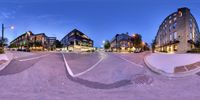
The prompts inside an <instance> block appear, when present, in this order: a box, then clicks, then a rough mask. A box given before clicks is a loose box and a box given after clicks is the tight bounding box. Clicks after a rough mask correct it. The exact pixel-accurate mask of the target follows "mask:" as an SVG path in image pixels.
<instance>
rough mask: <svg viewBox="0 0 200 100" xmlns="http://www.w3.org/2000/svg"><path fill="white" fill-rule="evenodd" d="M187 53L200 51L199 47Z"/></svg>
mask: <svg viewBox="0 0 200 100" xmlns="http://www.w3.org/2000/svg"><path fill="white" fill-rule="evenodd" d="M187 53H200V48H197V49H192V50H189V51H187Z"/></svg>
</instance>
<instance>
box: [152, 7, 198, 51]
mask: <svg viewBox="0 0 200 100" xmlns="http://www.w3.org/2000/svg"><path fill="white" fill-rule="evenodd" d="M199 39H200V33H199V28H198V25H197V22H196V20H195V18H194V16H193V15H192V14H191V12H190V9H188V8H179V9H178V10H177V11H176V12H174V13H172V14H170V15H169V16H167V17H166V18H165V20H164V21H163V22H162V24H161V25H160V27H159V30H158V32H157V35H156V38H155V41H156V46H155V50H156V51H159V52H168V53H173V52H175V53H184V52H187V51H188V50H191V49H194V48H195V44H196V43H197V42H198V41H199Z"/></svg>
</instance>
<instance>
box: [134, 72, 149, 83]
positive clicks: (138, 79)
mask: <svg viewBox="0 0 200 100" xmlns="http://www.w3.org/2000/svg"><path fill="white" fill-rule="evenodd" d="M133 82H134V83H135V84H151V83H152V82H153V78H152V77H150V76H148V75H145V74H137V75H135V76H134V78H133Z"/></svg>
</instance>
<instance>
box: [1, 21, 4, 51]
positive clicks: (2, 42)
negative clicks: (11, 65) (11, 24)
mask: <svg viewBox="0 0 200 100" xmlns="http://www.w3.org/2000/svg"><path fill="white" fill-rule="evenodd" d="M3 44H4V24H2V36H1V46H2V49H4V45H3Z"/></svg>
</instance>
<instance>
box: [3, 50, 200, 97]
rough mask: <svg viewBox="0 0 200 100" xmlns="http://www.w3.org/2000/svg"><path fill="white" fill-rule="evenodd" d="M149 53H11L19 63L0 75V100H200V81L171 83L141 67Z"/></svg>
mask: <svg viewBox="0 0 200 100" xmlns="http://www.w3.org/2000/svg"><path fill="white" fill-rule="evenodd" d="M20 53H21V54H22V55H23V52H20ZM149 53H150V52H143V53H124V54H123V53H111V52H93V53H60V52H35V53H30V54H26V55H27V56H22V55H21V56H20V55H17V54H19V52H13V54H14V55H16V57H15V58H14V59H13V60H12V61H11V63H10V64H9V65H8V66H7V67H6V68H5V69H3V70H1V71H0V92H1V93H0V99H1V100H64V99H65V100H68V99H69V100H72V99H73V100H80V99H81V100H88V99H89V100H94V99H95V100H96V99H98V100H122V99H123V100H141V99H142V100H145V99H148V100H155V99H156V100H161V99H162V100H168V99H170V100H172V99H173V100H188V99H189V100H195V99H196V98H199V97H200V96H199V93H200V92H199V89H200V85H199V84H200V76H199V75H191V76H187V77H182V78H168V77H166V76H162V75H159V74H157V73H155V72H152V71H151V70H149V69H148V68H147V66H146V65H145V64H144V61H143V58H144V56H146V55H148V54H149ZM24 55H25V54H24ZM180 95H181V96H180Z"/></svg>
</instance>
